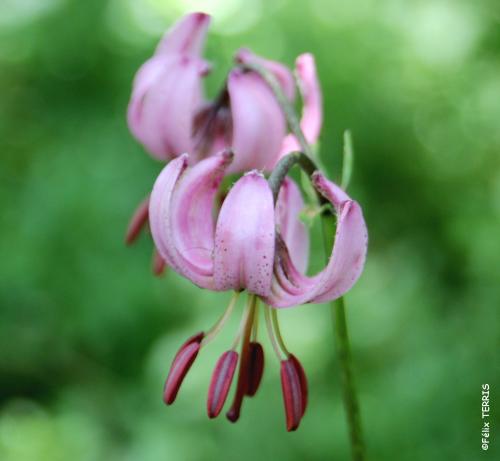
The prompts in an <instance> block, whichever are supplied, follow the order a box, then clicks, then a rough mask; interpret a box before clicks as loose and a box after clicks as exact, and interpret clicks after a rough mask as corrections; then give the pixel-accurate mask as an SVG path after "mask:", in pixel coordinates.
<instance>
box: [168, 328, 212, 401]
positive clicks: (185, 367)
mask: <svg viewBox="0 0 500 461" xmlns="http://www.w3.org/2000/svg"><path fill="white" fill-rule="evenodd" d="M203 336H204V333H203V332H201V333H198V334H196V335H194V336H191V337H190V338H189V339H188V340H187V341H186V342H185V343H184V344H183V345H182V346H181V347H180V349H179V351H178V352H177V354H176V355H175V357H174V360H173V361H172V365H171V366H170V371H169V372H168V377H167V380H166V381H165V387H164V388H163V401H164V402H165V403H166V404H167V405H170V404H172V403H174V400H175V398H176V397H177V393H178V392H179V388H180V387H181V384H182V381H184V378H185V377H186V374H187V372H188V371H189V369H190V368H191V365H192V364H193V362H194V360H195V359H196V356H197V355H198V352H199V350H200V344H201V340H202V339H203Z"/></svg>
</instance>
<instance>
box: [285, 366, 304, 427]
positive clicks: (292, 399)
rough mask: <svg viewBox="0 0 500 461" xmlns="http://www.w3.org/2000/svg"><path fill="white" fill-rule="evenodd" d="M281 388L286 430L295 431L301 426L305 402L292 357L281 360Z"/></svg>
mask: <svg viewBox="0 0 500 461" xmlns="http://www.w3.org/2000/svg"><path fill="white" fill-rule="evenodd" d="M281 389H282V391H283V402H284V404H285V415H286V430H287V431H288V432H290V431H295V430H296V429H297V428H298V427H299V424H300V420H301V418H302V415H303V410H304V404H303V396H302V387H301V384H300V377H299V373H298V372H297V367H296V366H295V363H294V362H293V360H291V359H287V360H282V361H281Z"/></svg>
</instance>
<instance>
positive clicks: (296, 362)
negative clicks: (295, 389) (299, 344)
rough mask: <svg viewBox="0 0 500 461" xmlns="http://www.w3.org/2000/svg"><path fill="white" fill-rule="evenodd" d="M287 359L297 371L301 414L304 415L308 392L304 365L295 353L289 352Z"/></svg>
mask: <svg viewBox="0 0 500 461" xmlns="http://www.w3.org/2000/svg"><path fill="white" fill-rule="evenodd" d="M289 360H290V362H292V364H293V365H294V367H295V370H296V371H297V375H298V376H299V382H300V390H301V392H302V416H304V413H305V412H306V408H307V403H308V394H309V386H308V384H307V377H306V372H305V371H304V367H303V366H302V364H301V363H300V362H299V359H298V358H297V357H295V355H293V354H290V358H289Z"/></svg>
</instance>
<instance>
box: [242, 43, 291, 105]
mask: <svg viewBox="0 0 500 461" xmlns="http://www.w3.org/2000/svg"><path fill="white" fill-rule="evenodd" d="M236 61H237V62H240V63H242V64H246V63H252V62H255V63H256V64H259V65H261V66H263V67H264V68H266V69H267V70H268V71H269V72H272V73H273V74H274V76H275V77H276V79H277V80H278V82H279V83H280V85H281V87H282V89H283V91H284V93H285V94H286V96H287V97H288V99H290V100H291V101H293V100H294V98H295V79H294V78H293V75H292V72H290V69H288V67H286V66H285V65H283V64H281V63H280V62H277V61H271V60H269V59H265V58H262V57H260V56H258V55H256V54H254V53H252V52H251V51H250V50H249V49H248V48H241V49H239V50H238V52H237V53H236Z"/></svg>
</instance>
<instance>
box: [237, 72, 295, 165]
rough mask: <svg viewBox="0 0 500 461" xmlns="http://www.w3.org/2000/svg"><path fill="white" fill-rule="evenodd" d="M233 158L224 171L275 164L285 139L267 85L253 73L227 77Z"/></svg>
mask: <svg viewBox="0 0 500 461" xmlns="http://www.w3.org/2000/svg"><path fill="white" fill-rule="evenodd" d="M228 91H229V99H230V104H231V115H232V122H233V139H232V147H233V149H234V153H235V158H234V162H233V164H232V165H231V167H230V168H229V169H228V172H231V173H233V172H241V171H245V170H249V169H252V168H257V169H261V170H262V169H268V168H269V167H271V166H272V165H274V164H275V162H276V159H277V157H278V155H279V151H280V146H281V142H282V140H283V137H284V136H285V132H286V130H285V126H286V124H285V118H284V116H283V112H282V111H281V109H280V106H279V105H278V103H277V101H276V98H275V97H274V95H273V93H272V91H271V90H270V88H269V87H268V86H267V84H266V83H265V82H264V81H263V80H262V79H261V78H260V77H259V76H258V75H256V74H255V73H252V72H249V73H243V72H241V71H239V70H233V71H232V72H231V73H230V74H229V78H228Z"/></svg>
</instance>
